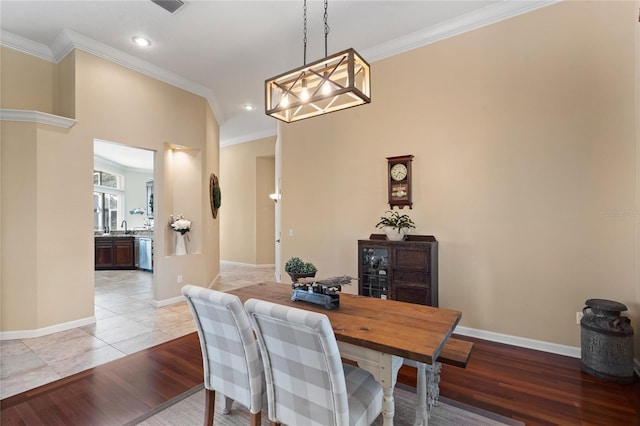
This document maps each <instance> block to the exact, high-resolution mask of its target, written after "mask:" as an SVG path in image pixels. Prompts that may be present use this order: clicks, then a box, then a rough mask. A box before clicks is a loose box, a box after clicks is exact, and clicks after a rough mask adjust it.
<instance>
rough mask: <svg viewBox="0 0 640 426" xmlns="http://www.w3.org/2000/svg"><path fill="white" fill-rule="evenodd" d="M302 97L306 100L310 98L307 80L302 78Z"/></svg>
mask: <svg viewBox="0 0 640 426" xmlns="http://www.w3.org/2000/svg"><path fill="white" fill-rule="evenodd" d="M300 99H301V100H303V101H306V100H308V99H309V89H307V80H306V79H303V80H302V91H301V92H300Z"/></svg>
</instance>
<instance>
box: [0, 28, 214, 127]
mask: <svg viewBox="0 0 640 426" xmlns="http://www.w3.org/2000/svg"><path fill="white" fill-rule="evenodd" d="M0 44H1V45H3V46H7V47H10V48H12V49H15V50H19V51H21V52H23V53H27V54H30V55H33V56H37V57H39V58H41V59H45V60H47V61H50V62H55V63H58V62H60V61H61V60H62V59H64V57H65V56H67V55H68V54H69V52H71V51H72V50H73V49H78V50H82V51H83V52H87V53H90V54H92V55H94V56H97V57H99V58H102V59H105V60H107V61H110V62H113V63H115V64H118V65H121V66H123V67H125V68H129V69H131V70H133V71H136V72H139V73H141V74H144V75H147V76H149V77H152V78H155V79H156V80H160V81H163V82H165V83H167V84H170V85H172V86H175V87H178V88H180V89H183V90H186V91H187V92H190V93H193V94H195V95H198V96H202V97H203V98H205V99H207V101H209V105H210V106H211V110H212V111H213V113H214V115H215V117H216V120H218V122H219V123H223V122H224V116H223V115H222V109H221V108H220V105H219V104H218V100H217V99H216V97H215V94H214V93H213V90H211V89H209V88H207V87H205V86H202V85H200V84H197V83H194V82H193V81H191V80H188V79H186V78H184V77H182V76H180V75H178V74H175V73H173V72H170V71H167V70H165V69H164V68H161V67H158V66H156V65H153V64H151V63H149V62H147V61H143V60H141V59H138V58H136V57H135V56H133V55H129V54H128V53H125V52H122V51H120V50H118V49H114V48H113V47H111V46H107V45H106V44H104V43H100V42H99V41H96V40H93V39H91V38H89V37H87V36H85V35H82V34H80V33H77V32H75V31H72V30H70V29H68V28H65V29H64V30H62V31H61V32H60V34H58V37H56V39H55V40H54V41H53V43H51V47H47V46H45V45H43V44H40V43H36V42H33V41H31V40H28V39H26V38H24V37H20V36H17V35H15V34H11V33H9V32H7V31H4V30H3V31H2V38H1V39H0Z"/></svg>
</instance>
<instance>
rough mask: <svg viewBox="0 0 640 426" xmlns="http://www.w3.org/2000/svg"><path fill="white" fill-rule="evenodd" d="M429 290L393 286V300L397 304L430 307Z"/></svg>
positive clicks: (420, 287)
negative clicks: (405, 303)
mask: <svg viewBox="0 0 640 426" xmlns="http://www.w3.org/2000/svg"><path fill="white" fill-rule="evenodd" d="M430 295H431V289H430V288H429V287H425V286H410V285H398V284H395V285H394V286H393V299H394V300H397V301H399V302H408V303H417V304H420V305H431V297H430Z"/></svg>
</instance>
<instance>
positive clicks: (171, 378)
mask: <svg viewBox="0 0 640 426" xmlns="http://www.w3.org/2000/svg"><path fill="white" fill-rule="evenodd" d="M456 337H458V338H460V339H466V340H472V341H473V342H474V343H475V345H474V351H473V353H472V355H471V360H470V362H469V364H468V366H467V368H466V369H461V368H457V367H451V366H448V365H445V366H443V371H442V376H441V381H440V393H441V395H443V396H445V397H448V398H451V399H454V400H456V401H459V402H463V403H465V404H469V405H472V406H475V407H478V408H482V409H485V410H489V411H492V412H495V413H499V414H502V415H504V416H507V417H511V418H514V419H517V420H520V421H523V422H524V423H525V424H527V425H554V424H555V425H640V383H638V381H636V383H634V384H632V385H618V384H612V383H608V382H604V381H600V380H597V379H594V378H592V377H591V376H588V375H586V374H584V373H582V372H581V371H580V360H578V359H574V358H568V357H564V356H559V355H553V354H548V353H544V352H538V351H533V350H528V349H522V348H517V347H513V346H507V345H501V344H498V343H492V342H487V341H483V340H477V339H471V338H467V337H462V336H456ZM398 380H399V382H401V383H404V384H406V385H409V386H415V370H414V369H412V368H410V367H406V366H405V367H403V368H402V369H401V371H400V375H399V378H398ZM200 383H202V358H201V354H200V345H199V343H198V338H197V335H196V334H195V333H192V334H189V335H187V336H185V337H181V338H179V339H176V340H173V341H171V342H167V343H164V344H162V345H159V346H156V347H153V348H150V349H147V350H144V351H142V352H138V353H136V354H133V355H130V356H127V357H125V358H122V359H118V360H116V361H112V362H110V363H108V364H104V365H101V366H98V367H96V368H93V369H91V370H87V371H84V372H81V373H78V374H76V375H74V376H71V377H67V378H65V379H61V380H59V381H57V382H54V383H50V384H47V385H44V386H41V387H39V388H36V389H33V390H30V391H27V392H24V393H21V394H18V395H15V396H12V397H9V398H6V399H3V400H2V401H0V408H1V417H0V423H1V424H2V425H30V426H31V425H48V426H49V425H65V426H70V425H91V426H96V425H122V424H125V423H127V422H128V421H131V420H132V419H134V418H136V417H138V416H140V415H142V414H144V413H145V412H147V411H149V410H151V409H152V408H154V407H156V406H157V405H159V404H161V403H163V402H165V401H167V400H169V399H171V398H173V397H175V396H177V395H179V394H181V393H182V392H184V391H186V390H189V389H191V388H192V387H194V386H196V385H198V384H200Z"/></svg>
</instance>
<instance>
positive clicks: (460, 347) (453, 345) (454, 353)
mask: <svg viewBox="0 0 640 426" xmlns="http://www.w3.org/2000/svg"><path fill="white" fill-rule="evenodd" d="M472 350H473V342H468V341H466V340H460V339H456V338H454V337H450V338H449V340H447V343H446V344H445V345H444V348H442V352H440V356H439V357H438V360H437V361H438V362H441V363H443V364H448V365H453V366H456V367H461V368H465V367H466V366H467V364H468V363H469V358H470V357H471V351H472Z"/></svg>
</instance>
